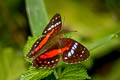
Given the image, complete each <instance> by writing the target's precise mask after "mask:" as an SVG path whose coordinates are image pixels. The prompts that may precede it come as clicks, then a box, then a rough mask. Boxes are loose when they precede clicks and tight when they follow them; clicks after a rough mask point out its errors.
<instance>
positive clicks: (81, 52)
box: [62, 38, 90, 64]
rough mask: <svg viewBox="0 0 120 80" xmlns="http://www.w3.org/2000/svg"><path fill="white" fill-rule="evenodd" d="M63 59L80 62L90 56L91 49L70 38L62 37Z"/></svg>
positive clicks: (66, 61) (67, 61) (71, 62)
mask: <svg viewBox="0 0 120 80" xmlns="http://www.w3.org/2000/svg"><path fill="white" fill-rule="evenodd" d="M62 43H63V44H62V47H63V48H62V59H63V61H64V62H65V63H70V64H74V63H79V62H82V61H84V60H86V59H87V58H88V57H89V55H90V54H89V51H88V50H87V48H85V47H84V46H83V45H81V44H80V43H78V42H77V41H75V40H72V39H69V38H63V39H62Z"/></svg>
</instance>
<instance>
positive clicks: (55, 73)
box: [54, 70, 59, 80]
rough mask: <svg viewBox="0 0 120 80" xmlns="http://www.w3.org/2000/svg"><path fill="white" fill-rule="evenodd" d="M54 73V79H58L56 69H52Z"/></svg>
mask: <svg viewBox="0 0 120 80" xmlns="http://www.w3.org/2000/svg"><path fill="white" fill-rule="evenodd" d="M54 75H55V78H56V80H58V78H59V77H58V75H57V72H56V70H54Z"/></svg>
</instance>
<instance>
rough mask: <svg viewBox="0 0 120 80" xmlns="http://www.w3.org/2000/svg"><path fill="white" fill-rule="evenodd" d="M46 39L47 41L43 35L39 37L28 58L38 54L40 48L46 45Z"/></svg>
mask: <svg viewBox="0 0 120 80" xmlns="http://www.w3.org/2000/svg"><path fill="white" fill-rule="evenodd" d="M44 41H45V37H41V38H39V39H37V40H36V42H35V43H34V44H33V46H32V47H31V49H30V51H29V52H28V54H27V55H26V56H27V57H28V58H33V57H34V56H35V55H36V52H37V51H38V48H39V49H40V48H42V47H43V46H44V44H43V42H44Z"/></svg>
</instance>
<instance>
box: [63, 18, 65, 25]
mask: <svg viewBox="0 0 120 80" xmlns="http://www.w3.org/2000/svg"><path fill="white" fill-rule="evenodd" d="M64 22H65V16H64V19H63V26H64Z"/></svg>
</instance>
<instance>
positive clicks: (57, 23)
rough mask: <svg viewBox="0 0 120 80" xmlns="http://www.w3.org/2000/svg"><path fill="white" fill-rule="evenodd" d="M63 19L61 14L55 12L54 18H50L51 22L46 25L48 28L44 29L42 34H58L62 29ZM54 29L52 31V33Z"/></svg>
mask: <svg viewBox="0 0 120 80" xmlns="http://www.w3.org/2000/svg"><path fill="white" fill-rule="evenodd" d="M61 26H62V21H61V16H60V14H58V13H57V14H55V15H54V16H53V17H52V19H51V20H50V22H49V24H48V25H47V26H46V28H45V29H44V30H43V32H42V34H43V35H47V34H51V35H56V34H58V33H59V31H60V30H61ZM51 31H52V33H50V32H51Z"/></svg>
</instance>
